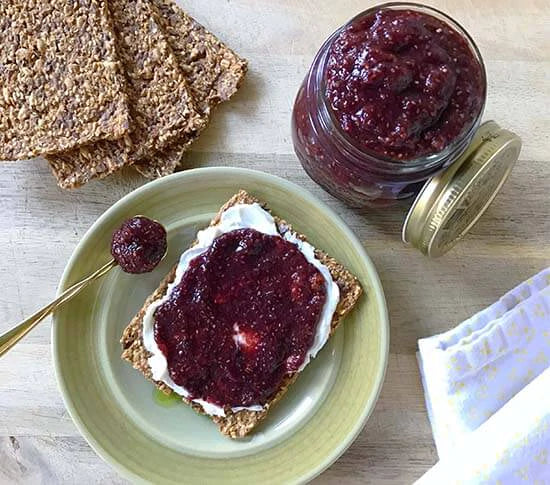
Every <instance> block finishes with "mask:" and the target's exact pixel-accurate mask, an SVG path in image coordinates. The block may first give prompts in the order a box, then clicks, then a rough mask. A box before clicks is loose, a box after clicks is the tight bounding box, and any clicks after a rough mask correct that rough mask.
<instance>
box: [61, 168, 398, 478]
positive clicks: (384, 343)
mask: <svg viewBox="0 0 550 485" xmlns="http://www.w3.org/2000/svg"><path fill="white" fill-rule="evenodd" d="M224 172H232V173H233V174H238V173H241V174H243V175H244V176H252V177H260V178H262V177H263V178H265V179H267V180H270V181H271V182H273V183H275V184H277V185H279V186H281V187H282V188H285V189H287V190H289V191H291V192H293V191H299V192H300V195H301V196H302V197H304V198H306V199H309V201H310V202H311V203H312V204H313V205H315V206H317V207H318V208H319V209H320V210H321V211H323V212H325V213H326V214H327V215H328V216H330V218H331V219H332V220H334V221H335V222H336V223H337V224H338V226H339V227H340V229H341V230H342V231H343V232H344V233H345V235H346V237H347V238H348V239H349V240H350V242H351V243H352V244H353V246H354V247H355V249H356V250H357V252H358V254H359V255H360V258H361V260H362V261H363V262H364V263H365V266H366V268H367V270H368V274H369V278H370V281H371V283H372V289H373V290H374V292H375V294H376V299H377V300H378V301H379V302H380V303H381V304H380V309H379V315H378V316H379V318H380V323H381V325H380V331H381V333H380V338H381V349H380V350H381V360H382V365H381V366H379V368H378V369H377V371H376V375H375V376H374V380H375V383H374V389H375V392H373V393H372V394H371V395H370V396H369V399H367V400H366V401H365V403H364V408H363V412H362V413H361V416H360V417H359V419H357V422H356V423H355V425H354V428H353V429H352V430H351V431H350V432H349V433H348V434H347V435H346V436H345V437H344V438H343V439H342V440H341V442H340V445H339V446H337V447H335V448H334V449H333V450H332V452H331V453H330V454H327V455H326V456H325V457H324V458H323V459H322V460H320V461H319V464H318V465H317V466H316V467H314V468H312V469H311V470H310V471H309V473H307V474H303V475H302V476H299V477H296V479H295V482H296V483H306V482H309V481H310V480H312V479H314V478H315V477H317V476H319V475H320V474H321V473H323V472H324V471H325V470H326V469H327V468H329V467H330V466H331V465H332V464H333V463H334V462H335V461H336V460H338V458H340V457H341V456H342V454H343V453H344V452H345V451H346V450H347V449H348V448H349V447H350V446H351V444H352V443H353V442H354V441H355V440H356V438H357V436H358V435H359V434H360V433H361V431H362V430H363V428H364V427H365V425H366V423H367V421H368V419H369V417H370V416H371V414H372V412H373V411H374V408H375V405H376V402H377V401H378V398H379V396H380V392H381V390H382V386H383V383H384V380H385V376H386V372H387V367H388V359H389V344H390V321H389V312H388V306H387V300H386V297H385V295H384V290H383V287H382V283H381V281H380V277H379V275H378V271H377V270H376V267H375V265H374V263H373V261H372V260H371V258H370V256H369V255H368V254H367V252H366V250H365V248H364V246H363V244H362V243H361V241H360V240H359V239H358V237H357V236H356V235H355V233H354V232H353V231H352V230H351V229H350V228H349V226H348V225H347V224H346V222H345V221H344V220H343V219H342V218H341V217H340V216H339V215H338V214H337V213H336V212H335V211H334V210H333V209H332V208H331V207H329V206H328V204H326V203H325V202H323V201H322V200H320V199H319V198H317V197H316V196H315V195H313V194H312V193H311V192H310V191H309V190H307V189H306V188H304V187H302V186H300V185H298V184H297V183H295V182H291V181H290V180H287V179H285V178H282V177H280V176H278V175H273V174H270V173H268V172H264V171H261V170H255V169H249V168H240V167H223V166H221V167H200V168H193V169H188V170H184V171H180V172H176V173H173V174H171V175H168V176H165V177H161V178H159V179H156V180H152V181H150V182H147V183H145V184H143V185H141V186H140V187H137V188H136V189H134V190H132V191H130V192H128V193H127V194H125V195H124V196H123V197H121V198H120V199H118V200H117V201H116V202H115V203H114V204H112V205H111V206H110V207H108V208H107V209H106V210H105V211H104V212H103V213H102V214H101V215H100V216H99V217H98V218H97V219H96V220H95V221H94V223H93V224H92V225H91V226H90V227H89V228H88V229H87V230H86V232H85V233H84V234H83V236H82V237H81V238H80V240H79V241H78V243H77V245H76V246H75V248H74V249H73V251H72V253H71V256H70V257H69V259H68V261H67V264H66V265H65V268H64V269H63V273H62V275H61V278H60V280H59V284H58V287H57V292H56V294H57V296H59V295H60V294H61V293H62V292H63V290H64V289H65V288H66V287H67V279H68V277H69V273H70V272H71V271H72V269H73V266H74V265H75V263H76V262H77V261H78V259H79V258H80V257H81V254H80V253H81V252H82V251H83V246H84V243H85V242H86V240H87V239H88V238H89V237H90V235H91V234H93V232H94V231H95V230H96V228H97V227H99V226H101V225H102V224H103V222H104V221H105V220H108V219H109V218H110V216H111V214H112V213H113V212H115V211H116V209H117V208H118V207H119V206H122V205H124V203H126V202H127V201H128V200H129V199H132V198H136V197H139V195H141V194H142V193H143V192H147V191H150V190H155V189H156V188H157V187H158V186H161V185H162V184H165V183H166V182H167V180H172V179H176V178H182V179H185V178H187V177H190V176H194V175H196V174H197V173H201V174H204V175H205V176H211V175H217V176H220V175H221V174H223V173H224ZM57 335H58V325H57V317H56V314H55V313H54V314H53V315H52V325H51V350H52V361H53V367H54V374H55V379H56V382H57V387H58V389H59V392H60V394H61V397H62V399H63V404H64V406H65V408H66V410H67V412H68V413H69V415H70V417H71V419H72V421H73V423H74V425H75V427H76V428H77V430H78V432H79V433H80V435H81V436H82V437H83V438H84V439H85V440H86V442H87V443H88V444H89V445H90V447H91V448H92V449H93V451H94V452H95V453H96V454H97V455H98V456H99V457H100V458H101V459H102V460H103V461H104V462H105V463H107V464H108V465H109V466H111V467H112V468H113V469H114V470H115V471H116V472H117V473H119V474H120V476H122V477H123V478H126V479H129V480H132V481H134V482H136V481H137V482H140V483H150V482H149V481H147V480H146V479H144V478H143V477H141V476H140V475H139V474H137V473H135V472H134V471H132V470H131V469H130V468H129V467H127V466H125V465H123V464H121V463H119V462H118V461H117V460H116V459H114V458H113V457H112V456H111V455H110V454H109V453H108V452H107V451H106V450H105V449H104V448H103V447H102V445H101V444H100V443H99V442H98V441H97V440H96V439H95V437H94V435H93V432H92V431H91V430H90V429H89V428H88V426H87V425H86V423H85V422H84V420H82V419H81V417H80V415H79V413H78V410H77V409H76V407H75V406H74V405H73V402H72V399H71V397H70V393H69V391H68V389H67V386H66V384H65V380H64V378H63V377H62V369H61V367H62V365H61V361H60V357H59V350H58V347H57Z"/></svg>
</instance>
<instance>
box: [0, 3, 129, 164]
mask: <svg viewBox="0 0 550 485" xmlns="http://www.w3.org/2000/svg"><path fill="white" fill-rule="evenodd" d="M0 45H1V46H2V49H0V86H1V90H2V91H1V96H0V159H3V160H15V159H26V158H32V157H34V156H37V155H43V154H47V153H54V152H58V151H61V150H67V149H71V148H73V147H75V146H77V145H82V144H84V143H89V142H92V141H95V140H98V139H105V138H108V139H115V138H119V137H120V136H122V135H123V134H124V133H125V132H126V131H127V129H128V110H127V105H126V99H125V96H124V92H123V79H122V76H121V73H120V71H121V70H120V66H119V63H118V61H117V58H116V54H115V47H114V37H113V33H112V30H111V26H110V23H109V19H108V12H107V10H106V5H105V2H104V0H81V1H79V2H75V1H73V0H56V1H55V2H43V1H39V0H2V1H1V2H0Z"/></svg>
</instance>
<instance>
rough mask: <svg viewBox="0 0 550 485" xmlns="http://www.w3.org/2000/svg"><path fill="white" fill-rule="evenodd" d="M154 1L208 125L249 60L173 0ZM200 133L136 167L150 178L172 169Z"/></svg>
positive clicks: (178, 142)
mask: <svg viewBox="0 0 550 485" xmlns="http://www.w3.org/2000/svg"><path fill="white" fill-rule="evenodd" d="M151 3H152V5H153V7H154V8H155V9H156V12H157V13H158V18H159V23H160V26H161V28H162V30H163V31H164V32H165V33H166V36H167V40H168V43H169V44H170V47H171V48H172V50H173V51H174V53H175V55H176V59H177V62H178V65H179V66H180V69H181V70H182V71H183V72H184V74H185V76H186V79H187V82H188V84H189V88H190V90H191V94H192V96H193V99H194V101H195V104H196V107H197V109H198V110H199V111H200V112H201V114H202V115H203V117H204V119H205V126H206V122H207V121H208V119H209V117H210V112H211V109H212V108H213V107H215V106H216V105H218V104H219V103H221V102H223V101H227V100H228V99H229V98H230V97H231V96H232V95H233V94H235V92H236V91H237V89H238V88H239V86H240V84H241V82H242V80H243V78H244V75H245V74H246V71H247V62H246V60H244V59H242V58H241V57H239V56H238V55H237V54H235V52H233V51H232V50H231V49H229V48H228V47H227V46H226V45H225V44H223V43H222V42H221V41H220V40H219V39H218V38H217V37H216V36H215V35H213V34H211V33H210V32H209V31H208V30H206V29H205V28H204V27H203V26H202V25H201V24H199V23H198V22H197V21H196V20H195V19H193V18H192V17H190V16H189V15H188V14H187V13H185V12H184V11H183V10H182V9H181V8H180V7H178V6H177V5H176V4H175V3H174V2H173V1H172V0H151ZM198 134H199V132H197V133H195V134H191V135H184V136H182V137H181V138H180V139H178V140H177V141H176V142H175V143H173V144H172V145H171V146H170V147H169V148H168V149H167V150H166V151H162V152H157V153H155V154H153V155H149V156H147V157H144V158H143V159H142V160H140V161H139V162H137V163H136V164H135V168H136V169H137V170H138V171H139V172H140V173H141V174H142V175H144V176H146V177H148V178H156V177H161V176H163V175H168V174H170V173H172V172H173V171H174V170H175V168H176V167H177V166H178V165H179V162H180V160H181V158H182V156H183V153H184V152H185V151H186V150H187V149H188V148H189V146H190V145H191V143H193V141H195V140H196V138H197V137H198Z"/></svg>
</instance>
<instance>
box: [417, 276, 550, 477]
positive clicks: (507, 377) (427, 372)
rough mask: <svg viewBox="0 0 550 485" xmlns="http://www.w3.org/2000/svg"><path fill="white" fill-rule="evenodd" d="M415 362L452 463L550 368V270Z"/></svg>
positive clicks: (422, 345) (432, 342)
mask: <svg viewBox="0 0 550 485" xmlns="http://www.w3.org/2000/svg"><path fill="white" fill-rule="evenodd" d="M418 359H419V365H420V373H421V376H422V382H423V385H424V390H425V395H426V405H427V408H428V415H429V418H430V422H431V425H432V430H433V434H434V439H435V442H436V446H437V450H438V453H439V457H440V459H441V460H442V461H447V460H446V459H447V458H448V457H451V456H456V454H457V452H458V450H459V449H462V447H463V446H470V445H471V441H472V439H474V438H473V437H472V435H473V434H475V435H476V436H477V437H478V438H479V435H480V433H481V432H482V428H480V426H481V425H482V424H483V423H485V422H486V421H487V420H488V419H489V418H491V417H492V416H493V415H495V413H497V411H499V410H500V409H501V408H502V407H503V406H504V405H505V404H506V403H508V401H510V400H511V399H512V398H513V397H514V396H516V395H517V394H518V393H519V392H520V391H521V390H522V389H524V388H525V387H526V386H527V385H528V384H529V383H530V382H531V381H533V380H534V379H535V378H536V377H537V376H539V375H540V374H541V373H542V372H543V371H545V369H547V368H548V367H549V366H550V268H548V269H546V270H544V271H542V272H541V273H539V274H538V275H536V276H534V277H533V278H531V279H529V280H528V281H526V282H525V283H522V284H521V285H519V286H518V287H516V288H514V289H513V290H512V291H510V292H509V293H508V294H506V295H505V296H504V297H502V298H501V299H500V300H499V301H498V302H496V303H495V304H493V305H491V306H490V307H489V308H487V309H485V310H483V311H481V312H480V313H478V314H476V315H474V316H473V317H472V318H470V319H468V320H466V321H465V322H463V323H461V324H460V325H459V326H458V327H456V328H454V329H452V330H450V331H448V332H445V333H443V334H440V335H435V336H433V337H430V338H426V339H421V340H419V353H418ZM546 382H548V378H547V379H546ZM539 386H540V385H539ZM525 393H528V389H526V390H525ZM548 394H549V395H550V388H548ZM518 397H519V396H518ZM523 399H524V400H526V399H528V398H525V397H524V398H523ZM511 404H512V403H510V405H511ZM512 409H516V410H517V406H514V407H512ZM497 414H498V413H497ZM508 416H509V415H508ZM494 418H495V419H496V416H494ZM518 419H519V417H518ZM500 420H501V419H499V421H500ZM487 424H488V423H487ZM475 430H478V431H479V433H478V432H477V431H475ZM520 431H521V430H520ZM524 431H525V433H529V432H531V431H532V430H528V429H525V430H524ZM547 434H548V432H547ZM484 438H485V439H486V438H487V437H485V436H484ZM496 438H497V437H496ZM480 442H481V441H480ZM510 445H512V443H510ZM488 451H489V452H490V451H491V450H488ZM549 452H550V450H549ZM474 483H477V482H474ZM503 483H505V482H503ZM514 483H515V482H514Z"/></svg>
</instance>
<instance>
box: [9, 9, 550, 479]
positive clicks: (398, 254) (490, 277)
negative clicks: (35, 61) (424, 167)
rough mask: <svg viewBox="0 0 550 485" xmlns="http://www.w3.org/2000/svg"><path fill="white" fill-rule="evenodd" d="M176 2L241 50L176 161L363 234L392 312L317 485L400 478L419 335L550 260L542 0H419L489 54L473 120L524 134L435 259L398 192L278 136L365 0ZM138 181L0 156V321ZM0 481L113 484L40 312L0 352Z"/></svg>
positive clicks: (415, 450) (419, 439) (417, 404)
mask: <svg viewBox="0 0 550 485" xmlns="http://www.w3.org/2000/svg"><path fill="white" fill-rule="evenodd" d="M183 3H184V4H185V6H186V8H187V10H188V11H189V12H190V13H191V14H192V15H194V16H196V18H197V19H199V20H200V21H201V22H203V23H205V24H206V25H207V26H208V27H209V28H210V29H211V30H213V31H214V32H216V33H218V34H219V35H220V36H221V37H222V38H223V39H224V40H226V41H227V42H228V43H229V45H230V46H232V47H233V48H234V49H236V50H237V51H238V52H239V53H240V54H242V55H244V56H246V57H247V58H248V59H249V60H250V73H249V75H248V78H247V80H246V83H245V84H244V86H243V88H242V90H241V91H240V92H239V93H238V95H237V96H235V98H234V100H233V101H232V102H230V103H226V105H225V106H222V107H221V108H220V109H219V110H218V112H217V113H216V115H215V116H214V119H213V121H212V124H211V126H210V127H209V128H208V130H207V132H206V133H205V134H204V136H202V137H201V139H200V141H199V142H198V143H196V144H195V145H194V146H193V150H192V152H190V153H189V154H188V156H187V159H186V166H188V167H204V166H216V165H230V166H238V167H248V168H254V169H259V170H264V171H267V172H270V173H273V174H276V175H280V176H282V177H285V178H287V179H289V180H292V181H294V182H296V183H298V184H300V185H302V186H303V187H304V188H305V189H307V190H309V191H311V192H313V193H314V194H315V195H316V196H317V197H319V198H320V199H322V200H323V201H325V202H327V203H328V204H329V205H330V206H331V207H333V208H334V209H335V210H336V212H338V213H339V214H340V215H341V216H342V217H343V218H344V220H345V221H346V222H347V223H348V224H349V225H350V227H351V228H352V229H353V230H354V231H355V232H356V234H357V235H358V236H359V237H360V239H361V240H362V241H363V242H364V244H365V247H366V249H367V251H368V253H369V254H370V256H371V257H372V259H373V260H374V263H375V264H376V266H377V268H378V270H379V272H380V277H381V279H382V283H383V285H384V288H385V291H386V296H387V300H388V305H389V310H390V316H391V346H390V359H389V365H388V372H387V377H386V382H385V385H384V388H383V391H382V395H381V397H380V400H379V402H378V404H377V406H376V410H375V412H374V414H373V415H372V417H371V419H370V420H369V422H368V424H367V426H366V428H365V429H364V431H363V432H362V433H361V435H360V436H359V438H358V439H357V441H356V442H355V443H354V444H353V445H352V446H351V448H350V449H349V450H348V451H347V452H346V453H345V454H344V455H343V456H342V457H341V458H340V460H338V462H336V463H335V464H334V465H333V466H332V467H331V468H330V469H329V470H328V471H326V472H325V473H324V474H323V475H322V476H321V477H320V478H319V479H318V483H382V484H383V483H388V484H390V483H391V484H393V483H411V482H412V481H413V480H414V479H415V478H417V477H419V476H420V475H422V473H423V472H425V471H426V470H427V469H428V468H429V467H430V466H432V465H433V464H434V463H435V461H436V459H437V455H436V452H435V448H434V444H433V441H432V436H431V432H430V427H429V425H428V420H427V416H426V411H425V408H424V402H423V394H422V389H421V385H420V381H419V375H418V369H417V364H416V360H415V351H416V346H417V344H416V341H417V339H418V338H419V337H424V336H428V335H432V334H434V333H437V332H441V331H443V330H446V329H448V328H450V327H452V326H453V325H455V324H457V323H458V322H460V321H461V320H463V319H465V318H466V317H468V316H470V315H471V314H473V313H474V312H476V311H477V310H480V309H482V308H483V307H485V306H487V305H488V304H490V303H491V302H493V301H494V300H495V299H497V298H498V297H499V296H500V295H502V294H503V293H504V292H505V291H506V290H508V289H509V288H511V287H513V286H514V285H515V284H517V283H519V282H520V281H522V280H524V279H526V278H528V277H529V276H530V275H532V274H533V273H535V272H537V271H538V270H541V269H542V268H544V267H545V266H548V264H549V263H550V244H549V240H550V156H549V155H548V151H549V150H550V140H549V139H550V116H549V114H548V113H549V112H548V106H549V105H550V9H548V4H547V2H546V0H524V1H523V2H517V1H512V0H500V1H498V2H497V1H495V0H483V1H478V2H471V1H470V0H448V1H439V2H430V3H433V4H434V5H436V6H438V7H440V8H441V9H443V10H445V11H446V12H448V13H449V14H451V15H452V16H453V17H454V18H456V19H457V20H458V21H459V22H461V23H462V24H463V25H464V26H465V27H466V28H467V30H468V31H469V32H470V33H471V34H472V35H473V36H474V38H475V39H476V41H477V43H478V45H479V47H480V49H481V51H482V53H483V56H484V58H485V61H486V64H487V70H488V76H489V97H488V103H487V109H486V114H485V118H486V119H490V118H493V119H496V120H498V121H499V122H500V123H501V124H502V126H505V127H507V128H510V129H512V130H514V131H515V132H517V133H518V134H519V135H521V137H522V138H523V142H524V146H523V150H522V153H521V160H520V162H519V163H518V165H517V167H516V169H515V170H514V172H513V175H512V178H511V180H510V181H509V183H508V184H507V185H506V186H505V187H504V189H503V190H502V193H501V195H500V196H499V197H498V198H497V199H496V201H495V203H494V204H493V205H492V206H491V208H490V209H489V211H488V213H487V214H486V215H485V216H484V217H483V219H482V221H481V222H480V223H479V224H478V225H477V226H476V227H475V228H474V230H473V231H472V233H471V235H470V236H469V237H468V238H467V239H466V240H465V241H463V242H462V243H460V244H459V246H458V247H457V248H456V249H455V250H453V251H452V252H451V253H450V254H449V255H447V256H445V257H444V258H442V259H440V260H435V261H431V260H428V259H426V258H425V257H423V256H422V255H420V253H418V252H417V251H416V250H414V249H411V248H407V247H406V246H404V245H403V243H401V241H400V229H401V224H402V222H403V218H404V215H405V212H406V210H407V207H408V203H403V204H401V205H400V206H398V207H396V208H393V209H386V210H381V211H378V212H377V211H372V210H364V211H355V210H350V209H349V208H347V207H346V206H345V205H343V204H342V203H340V202H339V201H337V200H335V199H334V198H332V197H331V196H329V195H328V194H326V193H325V192H323V191H322V190H321V189H320V188H319V187H318V186H316V185H315V184H314V183H313V182H312V181H311V180H310V179H309V178H308V177H307V176H306V174H305V173H304V172H303V170H302V168H301V166H300V164H299V163H298V161H297V159H296V157H295V155H294V153H293V150H292V144H291V139H290V128H289V125H290V111H291V107H292V103H293V100H294V95H295V93H296V90H297V88H298V85H299V83H300V82H301V80H302V78H303V76H304V74H305V73H306V70H307V69H308V67H309V64H310V62H311V60H312V57H313V55H314V54H315V52H316V50H317V48H318V47H319V45H320V44H321V42H322V41H323V39H324V38H325V37H326V36H327V35H328V34H329V33H331V32H332V31H333V30H334V29H335V28H336V27H338V26H339V25H341V24H342V23H343V22H344V21H346V20H347V19H348V18H350V17H351V16H352V15H354V14H355V13H358V12H359V11H360V10H362V9H364V8H366V7H368V6H369V5H370V4H371V3H372V2H368V1H367V2H366V1H364V0H362V1H360V0H339V1H338V2H334V1H332V0H316V1H311V0H300V1H298V0H279V1H277V2H272V1H269V0H210V1H209V2H203V1H201V0H185V1H184V2H183ZM143 182H144V181H143V180H142V179H141V178H138V177H137V176H134V175H132V174H130V173H124V174H121V175H117V176H114V177H111V178H109V179H108V180H104V181H100V182H94V183H90V184H89V185H88V186H86V187H84V188H82V189H80V190H77V191H73V192H65V191H62V190H60V189H58V188H57V187H56V186H55V183H54V179H53V177H52V176H51V175H50V172H49V169H48V167H47V165H46V163H45V162H44V161H43V160H33V161H28V162H17V163H4V164H1V165H0V260H1V261H2V263H1V264H0V287H1V291H0V308H1V311H2V321H1V322H0V331H5V330H6V329H7V328H8V327H9V326H10V325H12V324H14V323H16V322H18V321H19V320H21V319H22V318H23V317H25V316H27V315H29V314H31V313H32V312H33V311H34V310H35V309H36V308H37V307H39V306H41V305H43V304H46V303H47V302H48V301H49V300H51V299H52V298H53V296H54V294H55V289H56V286H57V282H58V280H59V277H60V276H61V273H62V271H63V267H64V265H65V263H66V261H67V260H68V258H69V256H70V254H71V252H72V250H73V249H74V247H75V246H76V244H77V243H78V241H79V240H80V238H81V237H82V235H83V234H84V232H85V231H86V229H87V228H88V227H89V226H90V225H91V224H92V223H93V222H94V221H95V220H96V218H97V217H98V216H99V215H100V214H101V213H102V212H103V211H105V210H106V209H107V208H109V206H111V204H113V203H114V202H116V201H117V200H118V199H119V198H120V197H122V196H124V195H125V194H127V193H128V192H130V191H131V190H133V189H134V188H136V187H138V186H139V185H141V184H143ZM0 483H47V484H55V483H82V484H88V483H124V480H122V479H121V478H119V477H118V476H117V474H116V473H115V472H114V471H113V470H111V469H110V468H109V466H107V465H106V464H104V463H103V462H102V461H101V460H100V459H99V458H98V457H97V456H96V455H95V454H94V452H93V451H92V450H91V448H90V447H89V446H88V445H87V444H86V442H85V441H84V439H83V438H82V437H81V436H80V435H79V434H78V432H77V430H76V428H75V427H74V425H73V423H72V421H71V419H70V417H69V415H68V413H67V411H66V410H65V408H64V406H63V403H62V400H61V396H60V394H59V392H58V390H57V387H56V383H55V378H54V373H53V368H52V363H51V356H50V328H49V322H46V323H43V324H42V325H41V326H40V327H39V328H38V329H36V330H35V331H34V332H32V334H31V335H29V336H28V337H27V338H26V339H25V340H24V342H22V343H21V344H20V345H18V346H17V347H16V348H15V349H14V350H13V351H12V352H11V353H10V354H8V355H7V356H6V357H4V358H2V359H0Z"/></svg>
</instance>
